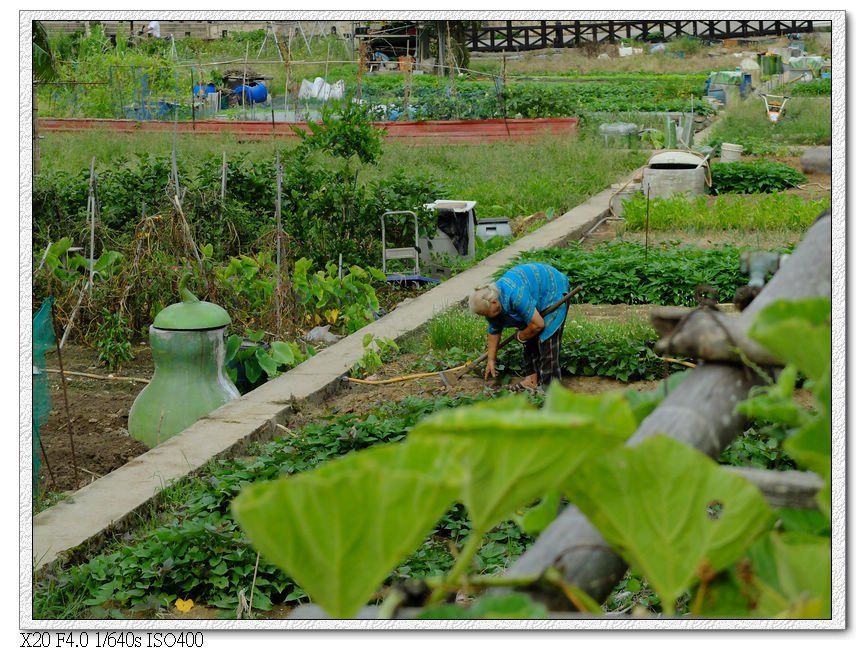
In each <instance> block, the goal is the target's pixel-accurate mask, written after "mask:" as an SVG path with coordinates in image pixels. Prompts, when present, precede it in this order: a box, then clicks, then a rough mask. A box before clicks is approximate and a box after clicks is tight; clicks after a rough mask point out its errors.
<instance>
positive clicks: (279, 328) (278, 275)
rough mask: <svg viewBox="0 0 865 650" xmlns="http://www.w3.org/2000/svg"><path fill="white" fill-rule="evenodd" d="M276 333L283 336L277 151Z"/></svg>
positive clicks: (280, 210) (280, 220)
mask: <svg viewBox="0 0 865 650" xmlns="http://www.w3.org/2000/svg"><path fill="white" fill-rule="evenodd" d="M276 333H277V336H279V337H281V336H282V164H281V163H280V160H279V151H277V152H276Z"/></svg>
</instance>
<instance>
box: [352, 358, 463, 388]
mask: <svg viewBox="0 0 865 650" xmlns="http://www.w3.org/2000/svg"><path fill="white" fill-rule="evenodd" d="M473 363H474V361H467V362H465V363H464V364H462V365H461V366H454V367H453V368H448V369H447V370H438V371H436V372H418V373H415V374H413V375H404V376H402V377H392V378H390V379H355V378H354V377H343V379H344V380H345V381H350V382H353V383H355V384H373V385H375V384H396V383H397V382H400V381H409V380H411V379H422V378H424V377H436V376H440V375H441V374H442V373H445V372H453V371H454V370H463V369H464V368H468V367H469V366H470V365H472V364H473Z"/></svg>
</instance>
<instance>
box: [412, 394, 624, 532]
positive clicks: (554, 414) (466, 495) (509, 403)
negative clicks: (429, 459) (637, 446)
mask: <svg viewBox="0 0 865 650" xmlns="http://www.w3.org/2000/svg"><path fill="white" fill-rule="evenodd" d="M570 407H575V408H577V407H578V408H579V409H580V410H570ZM625 412H627V414H629V413H630V409H629V407H628V405H627V402H626V401H625V399H624V398H623V397H621V396H608V395H604V396H597V397H595V398H590V399H585V398H579V397H577V396H573V395H571V394H569V392H568V391H567V389H564V388H562V387H561V386H558V385H553V386H552V387H551V388H550V391H549V393H548V395H547V401H546V404H545V406H544V408H543V409H542V410H535V409H529V408H528V407H527V402H526V401H525V400H524V399H518V398H511V399H504V400H496V401H492V402H488V403H486V404H482V405H478V406H467V407H463V408H459V409H452V410H446V411H440V412H438V413H436V414H434V415H432V416H430V417H429V418H427V419H426V420H424V421H422V422H421V423H420V424H418V425H417V426H416V427H415V428H414V430H413V431H412V432H411V433H410V434H409V439H418V438H433V439H436V438H438V439H453V440H454V441H456V440H464V441H467V442H468V443H469V446H468V448H467V450H466V456H465V458H464V462H465V467H466V472H465V479H466V481H465V485H464V486H463V490H462V494H461V497H460V498H461V500H462V502H463V503H464V504H465V506H466V508H467V509H468V511H469V516H470V517H471V520H472V524H473V525H474V528H475V529H476V530H489V529H490V528H492V527H493V526H494V525H496V524H497V523H499V522H500V521H502V520H504V519H505V518H507V517H508V516H509V515H510V514H511V513H513V512H514V511H515V510H517V509H518V508H520V507H522V506H525V505H526V504H529V503H532V502H533V501H535V500H536V499H538V498H539V497H541V496H542V495H543V494H545V493H546V492H548V491H550V490H553V489H555V488H556V487H557V486H558V485H559V484H560V483H561V482H562V481H563V480H564V479H565V478H566V477H568V476H569V475H570V474H572V473H573V472H574V471H575V470H576V469H577V467H579V466H580V464H581V463H583V462H584V461H585V460H587V459H588V458H592V457H594V456H596V455H597V454H599V453H601V452H602V451H605V450H607V449H609V448H610V447H612V446H614V445H616V444H619V443H622V442H623V441H624V440H626V439H627V438H628V436H629V435H630V434H631V433H632V431H633V418H630V417H629V415H627V414H626V413H625ZM600 416H603V417H605V418H607V420H604V421H602V420H600V419H599V417H600ZM607 422H609V424H607ZM619 426H621V427H622V428H617V427H619Z"/></svg>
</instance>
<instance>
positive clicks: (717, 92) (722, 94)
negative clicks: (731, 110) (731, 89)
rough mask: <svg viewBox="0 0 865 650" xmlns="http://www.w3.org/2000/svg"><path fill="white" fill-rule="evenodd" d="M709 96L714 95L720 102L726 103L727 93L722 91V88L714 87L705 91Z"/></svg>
mask: <svg viewBox="0 0 865 650" xmlns="http://www.w3.org/2000/svg"><path fill="white" fill-rule="evenodd" d="M706 94H707V95H708V96H709V97H714V98H715V99H717V100H718V101H720V102H721V103H722V104H726V103H727V93H725V92H724V89H723V88H714V89H713V90H710V91H708V92H707V93H706Z"/></svg>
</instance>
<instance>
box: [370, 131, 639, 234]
mask: <svg viewBox="0 0 865 650" xmlns="http://www.w3.org/2000/svg"><path fill="white" fill-rule="evenodd" d="M646 159H647V154H646V153H641V152H628V151H621V150H615V149H604V148H603V147H602V146H601V144H600V143H599V142H597V141H595V140H592V139H583V138H571V137H567V138H555V137H545V138H539V139H537V140H534V141H531V142H495V143H493V142H491V143H490V144H483V145H415V146H412V145H408V146H406V145H403V144H397V143H385V151H384V156H383V157H382V160H381V162H380V163H379V165H378V166H377V168H376V169H375V170H370V171H368V172H367V173H370V174H384V175H387V174H389V173H392V172H394V171H396V170H402V171H405V172H407V173H410V172H422V173H425V174H429V175H431V176H432V177H433V178H436V179H437V180H439V181H440V182H442V183H443V184H444V185H445V186H447V187H450V188H451V189H452V190H453V196H451V197H449V198H452V199H461V200H472V201H477V202H478V205H477V207H476V208H475V213H476V215H477V216H478V217H479V218H485V217H500V216H505V217H515V216H525V215H530V214H534V213H535V212H540V211H544V210H546V209H547V208H552V209H553V211H554V212H555V213H556V214H561V213H563V212H566V211H567V210H570V209H571V208H572V207H574V206H575V205H578V204H580V203H582V202H583V201H585V200H586V199H587V198H589V197H590V196H592V195H594V194H596V193H597V192H599V191H600V190H602V189H604V188H606V187H608V186H609V185H610V184H611V183H614V182H616V181H617V180H619V179H621V178H622V177H623V176H624V175H626V174H627V173H629V172H630V171H631V170H633V169H636V168H637V167H639V166H640V165H642V164H644V163H645V162H646Z"/></svg>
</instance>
